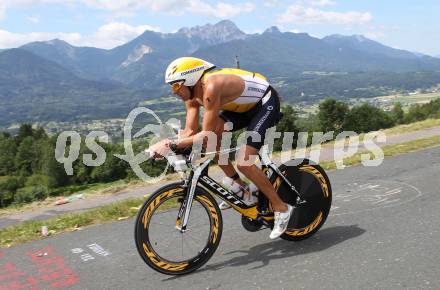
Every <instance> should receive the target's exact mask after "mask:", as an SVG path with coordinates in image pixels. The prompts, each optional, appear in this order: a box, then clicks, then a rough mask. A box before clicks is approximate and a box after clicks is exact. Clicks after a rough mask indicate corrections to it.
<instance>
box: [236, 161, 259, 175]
mask: <svg viewBox="0 0 440 290" xmlns="http://www.w3.org/2000/svg"><path fill="white" fill-rule="evenodd" d="M253 166H255V165H254V164H249V162H238V163H237V169H238V170H239V171H240V172H241V173H243V174H245V175H246V173H247V172H249V171H250V170H252V167H253Z"/></svg>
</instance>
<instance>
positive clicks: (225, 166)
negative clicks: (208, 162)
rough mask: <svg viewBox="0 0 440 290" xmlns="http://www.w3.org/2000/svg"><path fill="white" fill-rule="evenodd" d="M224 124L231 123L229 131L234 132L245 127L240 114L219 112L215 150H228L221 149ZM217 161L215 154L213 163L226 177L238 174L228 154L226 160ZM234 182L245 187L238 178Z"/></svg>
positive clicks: (244, 119)
mask: <svg viewBox="0 0 440 290" xmlns="http://www.w3.org/2000/svg"><path fill="white" fill-rule="evenodd" d="M226 122H230V123H231V124H230V125H232V129H231V131H236V130H239V129H241V128H244V127H246V126H247V122H246V118H243V115H242V114H238V113H234V112H225V111H223V112H221V113H220V121H219V122H218V123H217V126H216V134H217V136H219V138H217V140H218V144H217V150H222V149H229V148H221V140H222V133H223V132H224V131H225V123H226ZM219 159H220V156H219V155H218V154H217V155H216V157H215V161H216V162H217V163H218V165H219V167H220V168H221V169H222V170H223V172H224V173H225V175H226V176H228V177H232V176H236V175H237V174H238V173H237V171H236V170H235V168H234V166H233V165H232V163H231V161H230V160H229V154H228V158H221V162H218V161H219ZM225 159H227V160H225ZM235 182H237V183H238V184H240V185H241V186H245V183H244V182H243V181H242V180H241V179H240V178H238V179H235Z"/></svg>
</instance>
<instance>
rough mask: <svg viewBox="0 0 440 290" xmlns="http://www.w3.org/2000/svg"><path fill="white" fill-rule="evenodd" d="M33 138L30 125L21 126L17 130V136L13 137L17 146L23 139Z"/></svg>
mask: <svg viewBox="0 0 440 290" xmlns="http://www.w3.org/2000/svg"><path fill="white" fill-rule="evenodd" d="M33 136H34V130H33V129H32V125H31V124H22V125H21V126H20V128H19V129H18V134H17V136H16V137H15V141H16V142H17V145H20V143H21V141H23V140H24V139H25V138H27V137H33Z"/></svg>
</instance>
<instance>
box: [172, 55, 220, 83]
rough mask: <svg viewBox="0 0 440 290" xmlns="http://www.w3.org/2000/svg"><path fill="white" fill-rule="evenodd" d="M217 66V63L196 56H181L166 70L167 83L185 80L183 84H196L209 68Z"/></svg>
mask: <svg viewBox="0 0 440 290" xmlns="http://www.w3.org/2000/svg"><path fill="white" fill-rule="evenodd" d="M213 68H215V65H213V64H212V63H209V62H207V61H204V60H203V59H200V58H195V57H181V58H178V59H176V60H174V61H173V62H172V63H170V64H169V65H168V67H167V70H166V72H165V83H167V84H173V83H176V82H180V81H184V82H183V83H182V85H184V86H187V87H192V86H194V85H195V84H196V83H197V81H198V80H199V79H200V78H201V77H202V75H203V73H204V72H205V71H207V70H211V69H213Z"/></svg>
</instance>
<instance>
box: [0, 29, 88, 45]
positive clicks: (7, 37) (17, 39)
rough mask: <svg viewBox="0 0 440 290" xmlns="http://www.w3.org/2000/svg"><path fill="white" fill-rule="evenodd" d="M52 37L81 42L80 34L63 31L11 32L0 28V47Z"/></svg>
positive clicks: (76, 42) (70, 41) (74, 42)
mask: <svg viewBox="0 0 440 290" xmlns="http://www.w3.org/2000/svg"><path fill="white" fill-rule="evenodd" d="M54 38H59V39H63V40H65V41H67V42H69V43H72V44H79V43H81V39H82V37H81V34H79V33H63V32H55V33H52V32H31V33H13V32H9V31H6V30H0V48H13V47H18V46H21V45H23V44H26V43H29V42H33V41H47V40H51V39H54Z"/></svg>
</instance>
